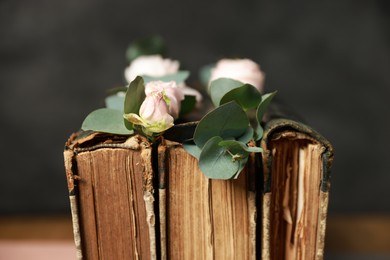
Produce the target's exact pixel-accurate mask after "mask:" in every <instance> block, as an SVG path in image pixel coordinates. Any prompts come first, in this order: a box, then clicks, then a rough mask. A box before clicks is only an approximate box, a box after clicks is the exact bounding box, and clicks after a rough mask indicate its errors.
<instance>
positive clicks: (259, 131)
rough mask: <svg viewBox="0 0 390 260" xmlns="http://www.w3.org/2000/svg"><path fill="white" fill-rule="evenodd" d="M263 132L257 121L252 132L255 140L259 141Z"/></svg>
mask: <svg viewBox="0 0 390 260" xmlns="http://www.w3.org/2000/svg"><path fill="white" fill-rule="evenodd" d="M263 133H264V129H263V127H262V126H261V124H259V123H258V124H257V127H256V130H255V134H254V139H255V141H260V139H261V138H262V137H263Z"/></svg>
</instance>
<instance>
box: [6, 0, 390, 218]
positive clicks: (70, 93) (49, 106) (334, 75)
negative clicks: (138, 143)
mask: <svg viewBox="0 0 390 260" xmlns="http://www.w3.org/2000/svg"><path fill="white" fill-rule="evenodd" d="M388 14H389V4H388V2H387V1H385V0H383V1H352V0H351V1H340V0H330V1H309V0H308V1H290V3H283V4H282V3H280V1H255V0H240V1H238V0H228V1H227V0H224V1H214V2H212V1H204V0H202V1H200V0H198V1H150V0H142V1H141V0H136V1H116V0H115V1H113V0H110V1H108V0H95V1H91V0H85V1H79V0H66V1H44V0H35V1H27V0H13V1H11V0H3V1H0V84H1V88H0V120H1V128H0V136H1V142H0V143H1V148H0V155H1V156H0V160H1V162H0V174H1V175H0V177H1V180H0V213H26V212H62V211H67V210H68V200H67V190H66V185H65V177H64V169H63V161H62V150H63V145H64V142H65V141H66V139H67V137H68V136H69V135H70V134H71V133H72V132H73V131H76V130H78V128H79V127H80V124H81V122H82V120H83V118H84V117H85V116H86V115H87V114H88V113H89V112H90V111H92V110H93V109H95V108H98V107H100V106H102V105H103V98H104V96H105V91H106V89H108V88H110V87H113V86H117V85H122V84H123V83H124V80H123V70H124V68H125V66H126V65H127V64H126V60H125V57H124V53H125V49H126V47H127V45H128V44H129V43H130V42H131V41H133V40H134V39H136V38H139V37H143V36H146V35H150V34H153V33H156V34H159V35H161V36H162V37H163V38H164V39H165V40H166V41H167V44H168V46H169V50H170V52H169V53H170V57H172V58H175V59H178V60H180V61H181V63H182V65H183V66H184V67H185V68H187V69H190V70H191V71H192V72H193V76H194V78H196V71H197V69H199V68H200V67H201V66H202V65H204V64H207V63H210V62H214V61H215V60H216V59H218V58H220V57H222V56H225V55H235V56H243V57H250V58H252V59H253V60H256V61H257V62H259V63H260V64H261V66H262V69H263V70H264V71H265V72H266V74H267V76H266V78H267V79H266V88H267V90H268V91H272V90H276V89H277V90H278V91H279V93H278V95H279V97H280V98H282V99H284V100H286V101H287V102H288V103H289V104H290V105H291V106H292V107H293V108H294V109H295V110H296V111H298V112H299V113H300V114H301V115H303V117H305V118H306V120H307V122H308V123H309V124H310V125H312V126H313V127H314V128H316V129H317V130H318V131H319V132H321V133H322V134H323V135H324V136H325V137H327V138H328V139H329V140H330V141H331V142H332V143H333V144H334V147H335V152H336V160H335V163H334V167H333V177H332V181H333V186H332V190H331V204H330V212H354V211H387V212H388V211H389V210H390V189H388V185H389V183H390V170H389V163H388V156H389V152H388V147H389V145H390V141H389V138H388V133H390V122H389V121H390V113H389V112H390V105H389V102H388V99H389V97H390V73H389V72H390V59H389V58H390V38H389V36H390V35H389V16H388Z"/></svg>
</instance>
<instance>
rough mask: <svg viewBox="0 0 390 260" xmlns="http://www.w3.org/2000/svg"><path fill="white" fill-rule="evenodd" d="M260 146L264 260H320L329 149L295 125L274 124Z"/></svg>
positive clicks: (330, 157) (309, 131) (317, 136)
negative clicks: (262, 179)
mask: <svg viewBox="0 0 390 260" xmlns="http://www.w3.org/2000/svg"><path fill="white" fill-rule="evenodd" d="M261 146H262V147H263V149H264V152H263V178H264V183H263V185H264V187H263V197H262V206H263V207H262V259H322V258H323V254H324V241H325V227H326V215H327V207H328V194H329V188H330V181H329V174H330V167H331V164H332V160H333V149H332V146H331V144H330V143H329V141H327V140H326V139H325V138H324V137H322V136H321V135H320V134H319V133H317V132H315V131H314V130H313V129H311V128H310V127H308V126H306V125H304V124H302V123H299V122H298V121H295V120H289V119H273V120H270V121H269V122H268V123H267V124H266V128H265V132H264V137H263V139H262V141H261Z"/></svg>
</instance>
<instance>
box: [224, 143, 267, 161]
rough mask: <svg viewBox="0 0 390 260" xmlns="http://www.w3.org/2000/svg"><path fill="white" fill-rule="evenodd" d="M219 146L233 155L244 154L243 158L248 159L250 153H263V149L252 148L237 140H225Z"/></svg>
mask: <svg viewBox="0 0 390 260" xmlns="http://www.w3.org/2000/svg"><path fill="white" fill-rule="evenodd" d="M218 145H220V146H222V147H225V148H227V149H228V150H229V151H230V152H231V153H233V154H242V156H243V157H247V156H248V154H249V153H261V152H262V151H263V149H262V148H261V147H250V146H247V145H246V144H245V143H243V142H240V141H235V140H223V141H221V142H219V144H218Z"/></svg>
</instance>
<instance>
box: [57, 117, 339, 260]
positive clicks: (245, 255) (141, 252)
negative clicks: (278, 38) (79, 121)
mask: <svg viewBox="0 0 390 260" xmlns="http://www.w3.org/2000/svg"><path fill="white" fill-rule="evenodd" d="M267 120H268V121H267V122H266V124H265V131H264V137H263V139H262V141H261V147H262V148H263V150H264V151H263V153H262V155H260V154H251V155H250V157H249V161H248V163H247V165H246V167H245V168H244V170H243V171H242V172H241V173H240V175H239V177H238V178H237V179H231V180H213V179H208V178H207V177H205V175H203V174H202V172H201V171H200V170H199V167H198V161H197V159H196V158H194V157H192V156H191V155H190V154H188V153H187V152H186V151H185V150H184V148H183V145H182V142H183V141H184V140H186V139H188V138H189V137H191V136H192V134H193V130H194V128H195V126H196V122H194V123H190V124H185V127H180V126H177V127H176V126H175V127H174V128H172V129H170V130H168V131H167V132H166V134H165V135H164V136H165V137H166V139H162V140H161V141H160V142H159V143H156V144H154V145H153V146H152V145H151V144H150V143H149V142H148V140H147V139H146V138H145V137H142V136H139V135H135V136H131V137H129V136H120V135H112V134H103V133H98V132H92V131H86V132H79V133H76V134H73V135H72V136H71V137H70V139H69V140H68V142H67V143H66V147H65V151H64V160H65V169H66V175H67V181H68V188H69V194H70V201H71V210H72V217H73V226H74V227H73V229H74V234H75V243H76V248H77V254H78V259H107V258H109V259H260V258H261V259H322V258H323V254H324V239H325V228H326V214H327V206H328V194H329V188H330V179H329V173H330V167H331V164H332V159H333V150H332V146H331V144H330V143H329V141H327V140H326V139H325V138H324V137H322V136H321V135H320V134H318V133H317V132H315V131H314V130H313V129H311V128H310V127H308V126H307V125H305V124H303V123H300V122H299V121H298V120H291V119H280V118H278V119H276V118H274V117H272V115H271V116H270V117H269V118H268V119H267Z"/></svg>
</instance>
